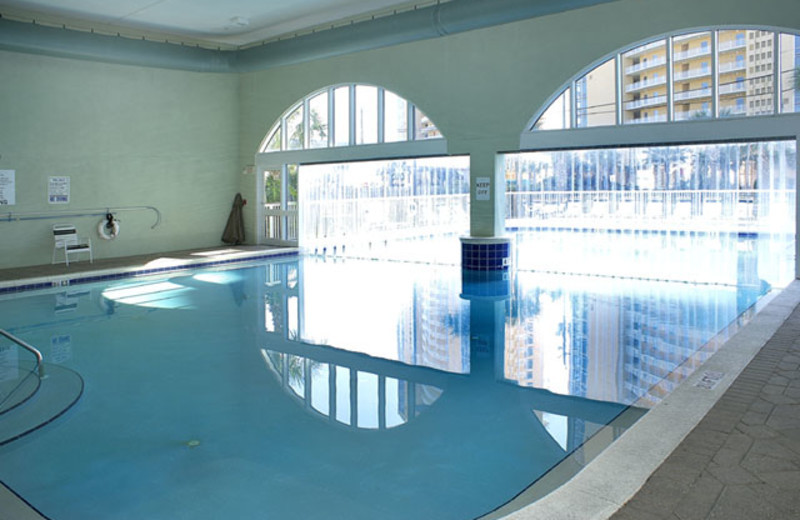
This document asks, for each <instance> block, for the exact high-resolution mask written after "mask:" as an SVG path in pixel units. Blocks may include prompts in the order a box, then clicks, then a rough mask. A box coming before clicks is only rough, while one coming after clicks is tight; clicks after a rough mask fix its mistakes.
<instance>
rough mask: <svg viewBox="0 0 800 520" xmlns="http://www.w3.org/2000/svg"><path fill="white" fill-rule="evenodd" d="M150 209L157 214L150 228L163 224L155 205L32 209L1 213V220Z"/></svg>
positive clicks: (102, 215) (94, 214)
mask: <svg viewBox="0 0 800 520" xmlns="http://www.w3.org/2000/svg"><path fill="white" fill-rule="evenodd" d="M142 210H150V211H154V212H155V214H156V221H155V223H154V224H153V225H152V226H150V229H155V228H156V227H157V226H158V225H159V224H161V212H160V211H158V208H156V207H154V206H122V207H117V208H114V207H110V208H109V207H107V208H92V209H73V210H64V211H32V212H27V213H19V212H17V213H14V212H8V213H0V222H14V221H18V220H48V219H60V218H63V217H104V216H106V215H107V214H108V213H117V212H120V211H142Z"/></svg>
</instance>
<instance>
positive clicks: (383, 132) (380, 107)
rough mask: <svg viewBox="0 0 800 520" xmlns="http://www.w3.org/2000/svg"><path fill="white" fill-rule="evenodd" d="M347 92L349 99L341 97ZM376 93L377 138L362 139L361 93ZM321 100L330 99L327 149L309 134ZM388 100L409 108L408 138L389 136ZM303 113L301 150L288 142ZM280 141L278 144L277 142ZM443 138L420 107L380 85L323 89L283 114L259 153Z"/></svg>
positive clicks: (306, 97)
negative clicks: (341, 128) (340, 125)
mask: <svg viewBox="0 0 800 520" xmlns="http://www.w3.org/2000/svg"><path fill="white" fill-rule="evenodd" d="M344 92H346V98H345V97H344V96H342V95H340V94H341V93H344ZM362 92H363V93H364V94H367V93H373V92H374V95H375V97H376V106H375V107H374V109H375V120H374V121H369V123H374V125H375V128H376V132H375V135H374V137H373V135H372V134H370V135H369V136H366V137H365V136H363V135H360V134H359V132H358V131H357V130H358V128H359V127H358V125H357V124H356V123H357V120H358V117H357V115H358V110H359V96H360V94H361V93H362ZM319 96H326V98H327V105H326V110H327V114H326V117H327V132H326V140H327V142H326V143H325V144H324V145H323V146H314V145H313V143H312V142H311V140H310V136H311V132H310V131H309V128H310V125H311V122H312V121H311V110H310V104H311V103H312V101H313V100H315V99H317V98H318V97H319ZM344 99H346V100H347V105H348V106H347V121H348V129H347V139H346V142H343V140H341V139H340V138H341V137H342V136H341V133H339V134H337V130H336V124H337V112H336V110H337V108H336V105H337V103H341V101H343V100H344ZM387 99H395V100H396V101H397V102H401V103H403V104H404V105H405V110H404V111H405V129H404V133H405V136H404V137H405V138H398V136H397V134H394V135H392V134H391V133H387V128H386V125H387V113H388V111H387V105H386V103H387ZM298 110H301V112H300V113H301V114H302V121H301V125H302V131H301V136H302V137H301V139H302V142H301V143H300V146H293V147H291V146H289V142H288V140H287V138H286V136H287V133H288V131H289V128H288V126H287V122H288V121H289V120H290V118H291V117H292V116H293V114H295V113H297V111H298ZM338 119H339V121H340V122H341V121H342V119H341V113H339V118H338ZM276 138H277V140H276ZM441 138H442V134H441V132H440V131H439V129H438V128H437V127H436V125H435V124H433V122H432V121H431V120H430V118H428V117H427V116H426V115H425V113H423V112H422V111H421V110H420V109H419V108H418V107H416V106H415V105H414V104H413V103H411V102H410V101H408V100H407V99H405V98H403V97H402V96H399V95H398V94H396V93H394V92H392V91H390V90H387V89H385V88H383V87H380V86H377V85H370V84H366V83H344V84H336V85H331V86H328V87H325V88H323V89H320V90H317V91H314V92H312V93H311V94H309V95H307V96H305V97H304V98H303V99H301V100H299V101H297V102H296V103H294V104H292V105H291V106H290V107H289V108H288V109H287V110H286V111H285V112H284V113H283V114H281V117H279V118H278V119H277V120H276V121H275V122H274V123H273V124H272V126H271V127H270V130H269V132H267V134H266V136H265V137H264V139H263V140H262V142H261V144H260V145H259V148H258V150H259V153H274V152H286V151H298V150H313V149H320V148H338V147H347V146H360V145H364V144H384V143H386V144H389V143H398V142H409V141H424V140H428V139H441Z"/></svg>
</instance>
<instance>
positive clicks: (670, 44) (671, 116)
mask: <svg viewBox="0 0 800 520" xmlns="http://www.w3.org/2000/svg"><path fill="white" fill-rule="evenodd" d="M665 43H666V45H667V48H666V53H665V54H666V56H665V57H666V62H667V121H668V122H670V123H671V122H672V121H674V120H675V85H674V84H673V81H672V72H673V70H674V68H675V64H674V61H675V58H674V56H673V50H674V41H673V37H672V36H670V37H669V38H667V41H666V42H665Z"/></svg>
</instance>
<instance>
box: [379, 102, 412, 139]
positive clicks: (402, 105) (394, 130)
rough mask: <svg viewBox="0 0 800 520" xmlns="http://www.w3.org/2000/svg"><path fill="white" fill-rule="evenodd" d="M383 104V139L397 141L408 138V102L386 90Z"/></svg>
mask: <svg viewBox="0 0 800 520" xmlns="http://www.w3.org/2000/svg"><path fill="white" fill-rule="evenodd" d="M383 106H384V109H383V123H384V124H383V141H384V142H386V143H396V142H398V141H406V140H408V102H407V101H406V100H405V99H403V98H401V97H400V96H398V95H397V94H395V93H394V92H389V91H388V90H386V91H384V95H383Z"/></svg>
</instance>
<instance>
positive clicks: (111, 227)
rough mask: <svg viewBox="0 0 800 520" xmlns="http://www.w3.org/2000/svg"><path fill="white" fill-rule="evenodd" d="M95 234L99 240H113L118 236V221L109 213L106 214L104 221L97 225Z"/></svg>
mask: <svg viewBox="0 0 800 520" xmlns="http://www.w3.org/2000/svg"><path fill="white" fill-rule="evenodd" d="M97 233H98V234H99V235H100V238H103V239H105V240H114V239H115V238H117V235H119V221H118V220H116V219H114V215H112V214H111V213H106V219H105V220H101V221H100V223H99V224H97Z"/></svg>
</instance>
